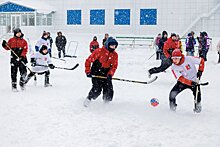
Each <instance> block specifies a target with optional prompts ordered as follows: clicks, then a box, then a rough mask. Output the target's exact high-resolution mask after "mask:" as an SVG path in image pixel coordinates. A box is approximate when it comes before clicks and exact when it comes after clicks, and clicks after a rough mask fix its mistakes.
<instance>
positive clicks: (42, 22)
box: [36, 13, 53, 26]
mask: <svg viewBox="0 0 220 147" xmlns="http://www.w3.org/2000/svg"><path fill="white" fill-rule="evenodd" d="M36 20H37V25H38V26H51V25H52V24H53V16H52V13H50V14H41V13H37V18H36Z"/></svg>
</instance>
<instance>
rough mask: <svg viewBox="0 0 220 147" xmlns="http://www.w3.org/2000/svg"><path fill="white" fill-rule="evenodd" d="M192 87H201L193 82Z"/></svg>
mask: <svg viewBox="0 0 220 147" xmlns="http://www.w3.org/2000/svg"><path fill="white" fill-rule="evenodd" d="M191 85H192V87H196V86H199V83H197V82H194V81H192V83H191Z"/></svg>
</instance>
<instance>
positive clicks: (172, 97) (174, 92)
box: [169, 81, 201, 103]
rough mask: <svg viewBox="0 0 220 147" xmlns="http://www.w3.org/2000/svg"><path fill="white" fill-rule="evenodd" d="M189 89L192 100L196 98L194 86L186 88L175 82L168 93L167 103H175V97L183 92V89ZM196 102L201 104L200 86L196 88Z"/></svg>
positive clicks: (186, 86)
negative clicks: (191, 93)
mask: <svg viewBox="0 0 220 147" xmlns="http://www.w3.org/2000/svg"><path fill="white" fill-rule="evenodd" d="M187 88H188V89H190V90H191V91H192V92H193V96H194V99H195V98H196V86H195V87H192V86H188V85H186V84H183V83H181V82H179V81H178V82H177V83H176V85H175V86H174V87H173V88H172V90H171V91H170V95H169V101H170V102H173V103H176V96H177V95H178V94H179V93H180V92H181V91H183V90H185V89H187ZM197 102H198V103H199V102H201V90H200V86H198V96H197Z"/></svg>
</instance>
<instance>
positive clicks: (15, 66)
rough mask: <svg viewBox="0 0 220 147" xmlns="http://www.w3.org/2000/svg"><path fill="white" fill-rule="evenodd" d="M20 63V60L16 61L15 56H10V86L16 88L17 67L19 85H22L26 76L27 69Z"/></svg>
mask: <svg viewBox="0 0 220 147" xmlns="http://www.w3.org/2000/svg"><path fill="white" fill-rule="evenodd" d="M23 63H24V64H26V63H27V61H23ZM23 63H21V61H17V60H16V59H15V58H11V81H12V86H13V87H14V88H16V85H17V73H18V69H19V72H20V82H19V84H20V86H23V85H24V81H25V79H26V76H27V69H26V66H25V65H24V64H23Z"/></svg>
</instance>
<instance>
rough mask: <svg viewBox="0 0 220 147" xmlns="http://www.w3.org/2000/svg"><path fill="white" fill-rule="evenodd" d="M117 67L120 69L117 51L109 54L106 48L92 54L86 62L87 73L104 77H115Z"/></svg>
mask: <svg viewBox="0 0 220 147" xmlns="http://www.w3.org/2000/svg"><path fill="white" fill-rule="evenodd" d="M91 63H93V65H92V71H91ZM117 67H118V54H117V53H116V52H115V51H113V52H109V51H108V50H107V49H106V48H105V47H104V46H103V47H102V48H98V49H96V50H95V51H94V52H92V54H91V55H90V56H89V57H88V58H87V59H86V62H85V72H86V73H92V74H96V75H102V76H107V75H111V76H113V75H114V73H115V71H116V69H117ZM93 70H94V71H93ZM101 72H103V73H101Z"/></svg>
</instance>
